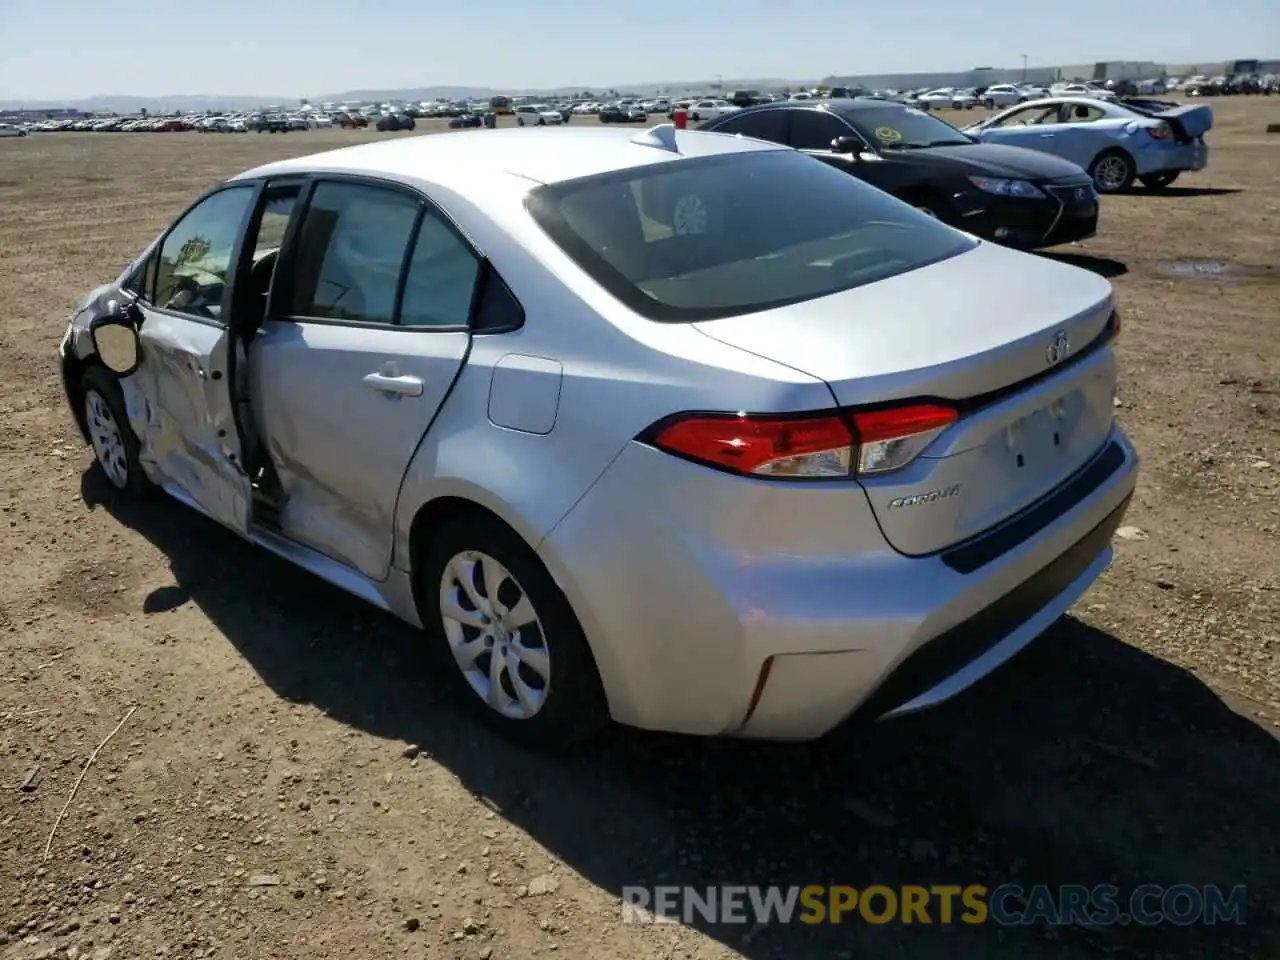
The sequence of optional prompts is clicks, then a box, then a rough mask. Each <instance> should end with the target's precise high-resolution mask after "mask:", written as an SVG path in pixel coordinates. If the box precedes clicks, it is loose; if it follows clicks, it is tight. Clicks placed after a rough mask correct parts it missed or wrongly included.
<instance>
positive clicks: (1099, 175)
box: [1089, 150, 1137, 193]
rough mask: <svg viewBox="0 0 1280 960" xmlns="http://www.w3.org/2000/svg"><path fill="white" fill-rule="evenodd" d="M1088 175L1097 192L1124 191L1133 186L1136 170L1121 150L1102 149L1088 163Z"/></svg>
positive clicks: (1128, 157) (1131, 161)
mask: <svg viewBox="0 0 1280 960" xmlns="http://www.w3.org/2000/svg"><path fill="white" fill-rule="evenodd" d="M1089 176H1090V177H1092V178H1093V185H1094V187H1095V188H1096V189H1097V191H1098V193H1124V192H1125V191H1127V190H1128V189H1130V188H1131V187H1132V186H1133V181H1134V178H1135V177H1136V176H1137V170H1135V169H1134V166H1133V158H1132V157H1130V156H1129V155H1128V154H1127V153H1125V152H1124V151H1123V150H1104V151H1103V152H1102V153H1100V154H1098V156H1097V157H1096V158H1095V159H1094V161H1093V163H1091V164H1090V165H1089Z"/></svg>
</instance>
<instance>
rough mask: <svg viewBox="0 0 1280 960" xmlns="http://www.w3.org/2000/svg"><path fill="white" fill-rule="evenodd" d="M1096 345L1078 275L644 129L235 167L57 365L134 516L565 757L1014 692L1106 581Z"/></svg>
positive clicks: (417, 145)
mask: <svg viewBox="0 0 1280 960" xmlns="http://www.w3.org/2000/svg"><path fill="white" fill-rule="evenodd" d="M516 138H518V139H516ZM1118 332H1119V319H1118V314H1117V312H1116V304H1115V299H1114V296H1113V293H1112V289H1111V287H1110V285H1109V284H1108V283H1107V282H1106V281H1105V280H1102V279H1100V278H1099V277H1097V276H1095V275H1093V274H1091V273H1088V272H1085V271H1082V270H1079V269H1076V268H1074V267H1069V266H1065V265H1062V264H1059V263H1056V262H1053V261H1050V260H1046V259H1040V258H1037V257H1033V256H1029V255H1026V254H1022V253H1018V252H1015V251H1012V250H1008V249H1004V248H1001V247H998V246H993V245H990V244H986V243H982V242H980V241H978V240H976V239H974V238H973V237H971V236H969V235H967V234H964V233H961V232H959V231H957V230H954V229H952V228H950V227H947V226H944V225H943V224H941V223H939V222H937V221H936V220H933V219H932V218H930V217H928V216H926V215H924V214H921V213H919V212H918V211H916V210H914V209H913V208H911V207H910V206H908V205H906V204H904V203H901V202H899V201H897V200H895V199H893V198H891V197H889V196H888V195H887V194H884V193H881V192H879V191H878V190H876V189H874V188H872V187H870V186H868V185H866V184H864V183H862V182H860V181H858V180H857V179H855V178H852V177H849V176H847V175H845V174H844V173H842V172H840V171H838V170H834V169H832V168H830V167H828V166H826V165H824V164H822V163H819V162H817V161H814V160H812V159H811V158H808V157H806V156H804V155H803V154H801V153H798V152H796V151H793V150H790V149H787V148H784V147H779V146H776V145H774V144H767V143H763V142H760V141H755V140H751V139H746V138H741V137H736V136H730V135H722V134H710V133H698V132H695V131H676V130H675V129H674V128H673V127H671V126H669V125H664V126H660V127H655V128H654V129H653V130H650V131H648V132H646V133H642V134H639V135H633V134H632V133H630V132H628V131H614V130H608V129H592V130H573V129H570V130H557V131H510V132H502V131H497V132H495V131H485V132H480V133H460V134H455V135H453V136H449V137H436V136H426V137H415V138H410V139H405V140H400V141H396V142H391V141H382V142H379V143H376V144H368V145H361V146H356V147H351V148H348V149H344V150H338V151H334V152H330V153H323V154H319V155H316V156H311V157H304V158H299V159H292V160H285V161H282V162H279V163H274V164H270V165H268V166H265V167H260V168H258V169H255V170H251V171H248V172H246V173H244V174H241V175H240V176H238V177H235V178H233V179H232V180H230V181H228V182H226V183H224V184H222V185H220V186H219V187H217V188H215V189H214V190H213V191H212V192H210V193H209V194H207V195H206V196H205V197H203V198H201V199H200V200H199V201H198V202H197V203H196V204H195V205H194V206H193V207H192V208H191V209H189V210H188V211H187V212H186V213H184V214H183V215H182V216H181V217H180V218H179V219H178V220H177V221H176V223H175V224H174V225H173V226H172V227H171V228H170V229H169V230H167V231H166V232H165V233H164V234H163V235H161V236H160V237H159V238H157V240H156V241H155V242H154V243H153V244H152V245H151V246H150V247H149V248H148V249H147V250H146V251H144V252H143V253H142V254H141V255H140V256H139V257H138V258H137V259H136V260H135V261H134V262H133V263H132V264H131V265H130V266H129V268H128V269H126V270H125V272H124V273H123V274H122V275H121V276H120V277H119V278H118V279H116V280H115V281H114V282H112V283H110V284H108V285H106V286H104V287H101V288H99V289H97V290H95V291H93V292H92V293H90V295H89V296H88V297H87V298H86V299H85V301H84V303H83V305H82V307H81V309H80V310H79V311H78V312H77V313H76V314H75V316H74V317H73V318H72V320H71V323H70V326H69V328H68V330H67V333H66V336H65V337H64V339H63V342H62V347H61V351H60V354H61V363H62V369H63V373H64V377H65V381H66V387H67V394H68V398H69V401H70V403H71V409H72V412H73V415H74V416H75V418H76V420H77V422H78V423H79V425H80V427H81V429H82V431H83V433H84V436H85V439H86V440H87V441H88V442H89V443H91V444H92V446H93V449H94V452H95V455H96V457H97V460H98V462H99V464H100V466H101V469H102V471H103V473H104V474H105V476H106V478H107V480H108V481H109V482H110V483H111V484H112V485H113V486H114V487H116V488H118V490H119V491H120V492H121V493H122V494H127V493H135V494H141V493H145V492H146V491H147V490H149V489H151V488H152V487H159V488H161V489H163V490H164V491H166V492H167V493H169V494H170V495H172V496H173V497H175V498H176V499H178V500H180V501H181V502H183V503H185V504H187V505H189V506H192V507H194V508H196V509H198V510H200V511H201V512H203V513H205V514H207V515H209V516H210V517H212V518H214V519H215V520H217V521H219V522H221V523H223V524H225V525H226V526H228V527H230V528H232V529H233V530H235V531H237V532H238V533H240V534H241V535H242V536H244V537H245V538H246V539H248V540H249V541H251V542H252V543H254V544H256V545H258V546H261V547H263V548H265V549H267V550H270V551H272V552H274V553H276V554H278V555H280V556H282V557H284V558H286V559H288V560H290V561H291V562H293V563H296V564H298V565H300V566H302V567H303V568H305V569H307V570H310V571H312V572H313V573H315V574H316V575H318V576H320V577H322V578H324V579H325V580H327V581H329V582H331V583H333V584H335V585H337V586H339V587H341V588H343V589H345V590H348V591H350V592H351V593H354V594H356V595H357V596H360V597H363V598H365V599H366V600H368V601H369V602H371V603H373V604H376V605H377V606H379V607H382V608H383V609H386V610H389V611H390V612H392V613H394V614H395V615H397V616H399V617H401V618H403V619H404V620H406V621H408V622H410V623H412V624H414V625H417V626H420V627H422V628H424V630H425V643H426V647H427V651H428V653H429V654H431V655H433V656H436V657H438V658H439V661H440V664H441V668H442V669H443V670H445V671H446V672H447V674H448V675H450V676H452V677H453V678H454V680H455V681H456V682H457V684H458V689H459V690H460V691H461V692H462V693H463V695H464V696H465V697H466V698H467V699H468V700H469V701H470V702H472V703H473V705H474V706H475V707H476V708H477V709H478V711H479V713H480V715H481V716H482V717H484V718H486V719H487V720H488V721H489V722H491V723H492V724H494V725H496V726H497V727H498V728H500V729H501V730H503V731H504V732H505V733H506V734H508V735H510V736H512V737H514V738H517V739H520V740H523V741H525V742H529V743H535V744H539V745H556V744H560V743H564V742H567V741H571V740H573V739H576V738H579V737H581V736H584V735H586V734H588V733H590V732H591V731H593V730H594V729H596V728H597V727H598V726H599V724H600V723H601V722H602V721H604V720H606V719H607V718H609V717H612V718H613V719H614V720H616V721H619V722H621V723H625V724H632V725H635V726H639V727H645V728H650V729H656V730H670V731H679V732H684V733H691V734H708V735H735V736H746V737H759V738H772V739H806V738H813V737H817V736H819V735H821V734H823V733H825V732H826V731H828V730H830V729H832V728H833V727H835V726H837V725H838V724H841V723H842V722H843V721H845V720H846V718H850V717H851V716H855V715H856V716H863V717H870V718H880V717H885V716H894V715H899V714H903V713H908V712H912V711H915V710H919V709H922V708H925V707H929V706H932V705H934V704H936V703H940V702H942V701H943V700H946V699H947V698H949V697H951V696H953V695H954V694H956V693H957V692H959V691H961V690H963V689H964V688H965V687H967V686H969V685H970V684H972V683H974V682H975V681H976V680H978V679H979V678H980V677H982V676H984V675H985V674H987V673H989V672H990V671H991V670H992V669H994V668H995V667H996V666H998V665H999V664H1001V663H1003V662H1004V661H1005V660H1007V659H1008V658H1009V657H1011V656H1012V655H1013V654H1014V653H1015V652H1016V651H1018V650H1019V649H1021V648H1022V647H1024V646H1025V645H1026V644H1027V643H1029V642H1030V641H1031V640H1032V639H1033V638H1034V637H1035V636H1037V635H1038V634H1040V633H1042V632H1043V631H1044V630H1045V628H1047V627H1048V626H1049V625H1050V624H1051V623H1052V622H1053V621H1054V620H1055V619H1056V618H1057V617H1059V616H1060V615H1061V614H1062V613H1063V612H1064V611H1066V610H1067V608H1068V607H1069V606H1070V605H1071V604H1072V603H1073V602H1074V601H1075V600H1076V599H1077V598H1078V597H1079V596H1080V595H1081V594H1082V593H1083V592H1084V591H1085V589H1086V588H1087V587H1088V586H1089V584H1090V583H1091V582H1092V581H1093V580H1094V579H1095V578H1096V577H1097V576H1098V575H1099V573H1100V572H1101V571H1102V570H1103V569H1104V568H1105V566H1106V565H1107V563H1108V562H1109V560H1110V558H1111V546H1110V540H1111V535H1112V532H1113V531H1114V529H1115V528H1116V526H1117V525H1118V524H1119V523H1120V520H1121V517H1122V516H1123V514H1124V511H1125V508H1126V505H1127V503H1128V501H1129V497H1130V495H1131V492H1132V490H1133V487H1134V483H1135V479H1136V469H1137V458H1136V456H1135V454H1134V451H1133V449H1132V447H1131V446H1130V444H1129V442H1128V440H1127V439H1126V437H1125V436H1124V434H1123V433H1122V431H1121V430H1120V428H1119V426H1118V425H1117V424H1116V423H1114V422H1113V390H1114V386H1115V381H1116V371H1115V363H1116V360H1115V354H1114V352H1113V342H1114V339H1115V337H1116V335H1117V333H1118ZM298 655H299V656H304V655H305V651H301V650H300V651H298Z"/></svg>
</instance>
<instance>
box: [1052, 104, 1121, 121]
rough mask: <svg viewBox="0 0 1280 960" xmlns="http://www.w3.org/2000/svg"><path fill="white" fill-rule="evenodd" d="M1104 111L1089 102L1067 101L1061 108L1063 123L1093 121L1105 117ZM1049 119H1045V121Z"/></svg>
mask: <svg viewBox="0 0 1280 960" xmlns="http://www.w3.org/2000/svg"><path fill="white" fill-rule="evenodd" d="M1106 115H1107V114H1106V111H1105V110H1103V109H1102V108H1101V107H1095V106H1094V105H1093V104H1091V103H1069V104H1066V105H1065V106H1063V108H1062V122H1063V123H1093V122H1094V121H1095V120H1101V119H1102V118H1103V117H1105V116H1106ZM1049 122H1050V121H1048V120H1046V121H1045V123H1049Z"/></svg>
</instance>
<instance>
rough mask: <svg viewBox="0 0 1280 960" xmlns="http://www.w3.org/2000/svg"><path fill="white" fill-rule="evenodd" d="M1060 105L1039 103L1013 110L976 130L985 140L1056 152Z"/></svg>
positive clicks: (1059, 125)
mask: <svg viewBox="0 0 1280 960" xmlns="http://www.w3.org/2000/svg"><path fill="white" fill-rule="evenodd" d="M1059 109H1060V107H1059V104H1058V103H1056V102H1055V103H1052V104H1048V105H1046V104H1038V105H1035V106H1029V107H1019V108H1017V109H1015V110H1010V111H1009V112H1008V113H1006V114H1004V115H1003V116H1000V117H996V118H995V119H994V120H992V121H990V123H989V124H988V125H987V126H986V127H984V128H983V129H982V130H981V131H979V132H977V133H976V136H977V138H978V139H979V140H981V141H982V142H983V143H1002V144H1005V145H1006V146H1010V147H1026V148H1027V149H1028V150H1038V151H1040V152H1041V153H1057V152H1058V148H1057V143H1056V140H1057V136H1058V134H1059V133H1060V132H1061V131H1062V124H1061V123H1059Z"/></svg>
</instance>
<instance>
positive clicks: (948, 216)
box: [698, 98, 1098, 250]
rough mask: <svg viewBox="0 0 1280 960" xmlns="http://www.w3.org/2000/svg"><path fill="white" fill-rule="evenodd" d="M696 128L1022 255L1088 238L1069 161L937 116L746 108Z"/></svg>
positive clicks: (882, 107) (861, 107)
mask: <svg viewBox="0 0 1280 960" xmlns="http://www.w3.org/2000/svg"><path fill="white" fill-rule="evenodd" d="M698 129H699V130H705V131H713V132H716V133H732V134H738V135H741V136H743V137H755V138H758V139H761V140H768V141H771V142H773V143H780V144H786V145H788V146H791V147H794V148H795V149H797V150H803V151H804V152H805V153H807V154H809V155H810V156H811V157H815V158H816V159H818V160H821V161H823V162H824V163H826V164H828V165H829V166H832V167H834V168H835V169H837V170H841V171H843V172H845V173H847V174H849V175H851V176H853V177H857V178H858V179H860V180H865V181H866V182H867V183H870V184H872V185H873V186H876V187H879V188H880V189H881V190H884V191H886V192H888V193H891V194H893V195H894V196H896V197H898V198H899V199H901V200H905V201H906V202H907V203H910V204H911V205H912V206H915V207H917V208H919V209H920V210H922V211H924V212H926V213H929V214H930V215H932V216H935V217H937V218H938V219H939V220H942V221H943V222H945V223H948V224H951V225H952V226H954V227H959V228H960V229H961V230H964V231H966V232H968V233H972V234H976V235H977V236H980V237H983V238H985V239H988V240H995V241H997V242H999V243H1002V244H1006V245H1008V246H1012V247H1021V248H1023V249H1028V250H1030V249H1036V248H1039V247H1049V246H1054V245H1056V244H1061V243H1070V242H1073V241H1077V240H1083V239H1085V238H1086V237H1090V236H1093V234H1094V233H1096V232H1097V229H1098V196H1097V192H1096V191H1095V189H1094V186H1093V182H1092V180H1090V178H1089V174H1088V173H1086V172H1085V171H1084V170H1083V169H1081V168H1080V167H1079V166H1077V165H1076V164H1074V163H1072V162H1071V161H1069V160H1066V159H1062V158H1060V157H1055V156H1049V155H1047V154H1044V153H1040V152H1037V151H1034V150H1027V149H1024V148H1023V147H1020V146H1019V147H1013V146H997V145H995V144H987V143H980V142H979V141H978V140H977V139H976V138H975V137H973V136H970V135H969V134H967V133H962V132H961V131H959V130H957V129H956V128H955V127H953V126H951V125H950V124H948V123H944V122H943V121H942V120H939V119H938V118H937V117H934V116H932V115H930V114H929V113H926V112H925V111H923V110H918V109H916V108H915V107H910V106H906V105H905V104H901V103H894V102H892V101H887V100H874V99H870V98H857V99H854V100H808V101H786V102H783V103H773V104H768V105H766V106H761V107H748V108H747V109H745V110H739V111H737V112H736V113H733V114H730V115H728V116H723V117H718V118H717V119H715V120H711V121H708V122H707V123H704V124H702V126H700V127H699V128H698Z"/></svg>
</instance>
